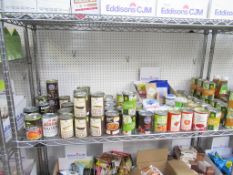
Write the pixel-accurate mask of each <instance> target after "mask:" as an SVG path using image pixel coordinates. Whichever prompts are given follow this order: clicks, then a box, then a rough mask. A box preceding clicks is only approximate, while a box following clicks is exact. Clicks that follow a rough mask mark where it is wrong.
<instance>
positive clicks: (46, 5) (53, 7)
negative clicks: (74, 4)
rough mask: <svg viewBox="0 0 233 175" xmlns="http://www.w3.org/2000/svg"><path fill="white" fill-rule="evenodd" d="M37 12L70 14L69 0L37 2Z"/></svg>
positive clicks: (39, 0) (42, 0)
mask: <svg viewBox="0 0 233 175" xmlns="http://www.w3.org/2000/svg"><path fill="white" fill-rule="evenodd" d="M37 12H40V13H70V12H71V7H70V0H37Z"/></svg>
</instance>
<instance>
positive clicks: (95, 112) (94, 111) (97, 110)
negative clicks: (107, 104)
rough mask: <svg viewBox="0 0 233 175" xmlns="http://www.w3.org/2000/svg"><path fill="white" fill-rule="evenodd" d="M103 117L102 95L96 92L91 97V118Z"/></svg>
mask: <svg viewBox="0 0 233 175" xmlns="http://www.w3.org/2000/svg"><path fill="white" fill-rule="evenodd" d="M103 115H104V93H103V92H96V93H94V94H93V95H92V96H91V116H92V117H99V116H103Z"/></svg>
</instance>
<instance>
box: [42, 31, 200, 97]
mask: <svg viewBox="0 0 233 175" xmlns="http://www.w3.org/2000/svg"><path fill="white" fill-rule="evenodd" d="M202 42H203V35H201V34H193V33H192V34H189V33H186V34H184V33H180V34H179V33H175V34H174V33H143V32H70V31H38V44H39V59H38V61H39V70H40V77H41V79H42V89H43V93H45V81H46V80H47V79H58V80H59V88H60V94H61V95H65V94H68V95H71V94H72V92H73V90H74V89H75V88H76V87H77V86H83V85H88V86H90V87H91V90H92V92H94V91H104V92H106V93H110V94H115V93H116V92H118V91H122V90H125V89H127V88H129V85H130V82H132V81H135V80H138V75H139V68H140V67H143V66H148V67H151V66H159V67H160V68H161V78H162V79H167V80H169V82H170V84H171V85H172V86H173V87H174V88H175V89H188V87H189V81H190V78H191V77H193V76H199V73H200V65H201V49H202ZM127 60H128V62H127Z"/></svg>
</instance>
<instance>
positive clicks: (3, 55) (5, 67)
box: [0, 21, 24, 175]
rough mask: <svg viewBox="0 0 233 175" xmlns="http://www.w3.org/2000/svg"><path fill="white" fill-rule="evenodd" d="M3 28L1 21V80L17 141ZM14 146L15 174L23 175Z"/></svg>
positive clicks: (18, 153) (19, 155) (14, 136)
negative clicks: (4, 88)
mask: <svg viewBox="0 0 233 175" xmlns="http://www.w3.org/2000/svg"><path fill="white" fill-rule="evenodd" d="M3 28H4V24H3V21H1V22H0V49H1V59H2V69H3V78H4V81H5V87H6V99H7V106H8V113H9V117H10V125H11V129H12V139H13V140H14V141H17V140H18V135H17V124H16V116H15V106H14V96H13V91H12V86H11V80H10V70H9V63H8V58H7V53H6V47H5V41H4V32H3ZM14 146H15V147H16V151H15V161H16V168H17V174H18V175H22V174H24V173H23V165H22V159H21V152H20V149H19V148H17V147H18V144H17V143H16V145H14Z"/></svg>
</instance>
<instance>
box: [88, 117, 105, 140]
mask: <svg viewBox="0 0 233 175" xmlns="http://www.w3.org/2000/svg"><path fill="white" fill-rule="evenodd" d="M90 131H91V136H94V137H99V136H102V135H103V132H104V117H103V116H101V117H91V118H90Z"/></svg>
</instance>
